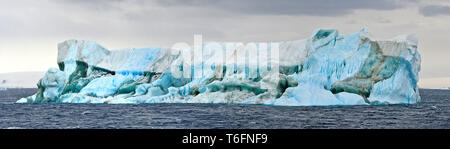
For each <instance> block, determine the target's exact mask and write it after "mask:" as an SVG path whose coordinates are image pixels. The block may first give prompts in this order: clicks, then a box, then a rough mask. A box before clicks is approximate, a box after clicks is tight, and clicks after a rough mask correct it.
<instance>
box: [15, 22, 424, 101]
mask: <svg viewBox="0 0 450 149" xmlns="http://www.w3.org/2000/svg"><path fill="white" fill-rule="evenodd" d="M367 33H368V30H367V29H366V28H364V29H362V30H361V32H358V33H354V34H349V35H342V34H339V33H338V31H337V30H322V29H319V30H316V31H315V32H314V33H313V35H312V37H311V38H308V39H304V40H296V41H285V42H270V43H269V42H268V43H263V42H259V43H247V44H242V43H232V42H226V43H218V42H206V43H202V44H200V45H201V46H195V45H194V47H193V48H191V47H181V48H158V47H150V48H129V49H120V50H113V51H109V50H107V49H105V48H104V47H102V46H100V45H99V44H97V43H95V42H93V41H83V40H68V41H65V42H63V43H60V44H59V45H58V65H59V69H56V68H51V69H49V70H48V72H47V73H46V75H45V76H44V78H42V79H41V80H40V81H39V83H38V87H39V92H38V93H36V94H35V95H33V96H31V97H28V98H22V99H20V100H19V101H17V102H18V103H42V102H59V103H114V104H118V103H238V104H265V105H282V106H330V105H368V104H412V103H417V102H419V101H420V96H419V92H418V86H417V82H418V78H419V77H418V74H419V71H420V61H421V57H420V54H419V53H418V51H417V41H418V40H417V37H416V36H415V35H412V34H411V35H402V36H398V37H395V38H393V39H391V40H385V41H372V40H370V39H369V37H367V36H366V35H367ZM199 51H201V52H199Z"/></svg>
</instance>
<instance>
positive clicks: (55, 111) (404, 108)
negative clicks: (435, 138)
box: [0, 89, 450, 129]
mask: <svg viewBox="0 0 450 149" xmlns="http://www.w3.org/2000/svg"><path fill="white" fill-rule="evenodd" d="M36 91H37V90H36V89H8V90H7V91H0V128H3V129H14V128H27V129H28V128H69V129H70V128H230V129H242V128H249V129H268V128H275V129H276V128H450V90H432V89H421V90H420V94H421V97H422V102H421V103H419V104H414V105H386V106H341V107H280V106H263V105H236V104H233V105H228V104H138V105H136V104H121V105H108V104H15V103H14V102H15V101H16V100H17V99H19V98H21V97H25V96H29V95H31V94H33V93H35V92H36Z"/></svg>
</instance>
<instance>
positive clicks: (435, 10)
mask: <svg viewBox="0 0 450 149" xmlns="http://www.w3.org/2000/svg"><path fill="white" fill-rule="evenodd" d="M419 12H420V13H421V14H422V15H423V16H427V17H429V16H438V15H450V6H438V5H428V6H423V7H421V8H420V9H419Z"/></svg>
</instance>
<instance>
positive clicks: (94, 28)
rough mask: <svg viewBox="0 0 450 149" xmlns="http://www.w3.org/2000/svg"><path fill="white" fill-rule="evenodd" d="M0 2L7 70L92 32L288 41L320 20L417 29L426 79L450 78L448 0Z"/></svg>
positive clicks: (114, 39)
mask: <svg viewBox="0 0 450 149" xmlns="http://www.w3.org/2000/svg"><path fill="white" fill-rule="evenodd" d="M0 2H1V4H0V73H4V72H18V71H46V70H47V69H48V68H49V67H56V66H57V65H56V56H57V44H58V43H60V42H62V41H64V40H67V39H83V40H93V41H96V42H98V43H99V44H101V45H103V46H104V47H106V48H108V49H111V50H113V49H119V48H128V47H150V46H163V47H170V46H171V45H172V44H174V43H175V42H188V43H192V42H193V35H194V34H202V35H203V39H204V40H206V41H243V42H248V41H283V40H296V39H304V38H308V37H310V36H311V34H312V32H313V31H314V30H315V29H317V28H334V29H338V30H339V31H340V33H344V34H349V33H354V32H358V31H359V30H360V29H361V28H362V27H368V28H369V30H370V32H371V34H372V36H373V37H376V38H377V39H389V38H392V37H395V36H397V35H401V34H409V33H415V34H417V35H418V37H419V39H420V40H419V51H420V53H421V54H422V71H421V74H420V77H421V80H422V81H421V82H423V80H425V81H431V80H438V81H435V83H441V84H442V83H443V82H444V83H447V84H449V86H450V82H448V81H449V80H450V79H447V80H446V81H447V82H445V81H443V79H439V78H444V77H447V78H450V49H448V47H449V44H450V37H449V36H450V1H448V0H366V1H364V0H277V1H275V0H245V1H243V0H223V1H218V0H216V1H214V0H153V1H150V0H145V1H144V0H0ZM425 83H429V84H432V83H431V82H425ZM441 84H439V85H441ZM428 86H430V87H440V86H438V85H437V84H435V85H428Z"/></svg>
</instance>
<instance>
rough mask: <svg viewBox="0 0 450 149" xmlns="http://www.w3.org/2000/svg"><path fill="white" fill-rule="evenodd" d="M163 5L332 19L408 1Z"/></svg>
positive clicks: (203, 0)
mask: <svg viewBox="0 0 450 149" xmlns="http://www.w3.org/2000/svg"><path fill="white" fill-rule="evenodd" d="M157 2H158V3H159V4H161V5H163V6H191V7H212V8H215V9H220V10H225V11H230V12H236V13H245V14H263V15H264V14H266V15H315V16H336V15H345V14H349V13H352V12H353V10H356V9H374V10H393V9H397V8H401V7H403V6H404V4H405V3H410V2H414V1H410V0H394V1H391V0H314V1H310V0H279V1H275V2H274V1H271V0H245V1H240V0H226V1H220V0H215V1H214V0H213V1H211V0H171V1H167V0H158V1H157Z"/></svg>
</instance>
